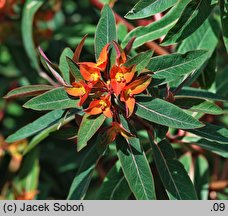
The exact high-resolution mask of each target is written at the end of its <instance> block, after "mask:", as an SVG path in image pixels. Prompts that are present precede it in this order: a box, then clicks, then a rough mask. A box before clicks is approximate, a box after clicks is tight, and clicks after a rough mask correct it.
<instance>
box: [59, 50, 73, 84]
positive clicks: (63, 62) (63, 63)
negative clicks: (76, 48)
mask: <svg viewBox="0 0 228 216" xmlns="http://www.w3.org/2000/svg"><path fill="white" fill-rule="evenodd" d="M73 55H74V53H73V51H72V50H71V49H70V48H68V47H67V48H65V49H64V50H63V52H62V54H61V56H60V59H59V69H60V71H61V72H62V76H63V79H64V80H65V81H66V83H68V84H70V74H69V65H68V62H67V59H66V57H68V58H73Z"/></svg>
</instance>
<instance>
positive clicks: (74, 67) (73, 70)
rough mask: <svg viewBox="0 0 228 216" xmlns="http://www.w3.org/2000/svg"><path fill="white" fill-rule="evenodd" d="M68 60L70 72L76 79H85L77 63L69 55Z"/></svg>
mask: <svg viewBox="0 0 228 216" xmlns="http://www.w3.org/2000/svg"><path fill="white" fill-rule="evenodd" d="M66 60H67V63H68V65H69V68H70V73H71V74H72V76H73V77H74V78H75V80H76V81H79V80H83V77H82V75H81V73H80V70H79V68H78V67H77V65H76V63H75V62H74V61H73V60H72V59H70V58H68V57H66Z"/></svg>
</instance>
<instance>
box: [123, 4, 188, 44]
mask: <svg viewBox="0 0 228 216" xmlns="http://www.w3.org/2000/svg"><path fill="white" fill-rule="evenodd" d="M189 1H190V0H182V1H178V2H177V4H176V5H174V7H172V8H171V9H170V10H169V11H168V12H167V13H166V14H165V15H164V16H163V17H162V18H161V19H160V20H158V21H155V22H153V23H151V24H149V25H147V26H140V27H137V28H135V29H133V30H132V31H130V32H129V33H128V34H127V35H126V37H125V38H124V40H123V42H122V46H123V47H125V46H126V45H127V43H128V42H129V41H130V40H131V38H133V37H136V39H135V41H134V43H133V48H137V47H139V46H141V45H143V44H144V43H146V42H149V41H153V40H155V39H158V38H160V37H162V36H163V35H165V34H167V32H168V31H169V30H170V29H171V28H172V27H173V26H174V25H175V23H176V22H177V20H178V18H179V17H180V15H181V13H182V11H183V9H184V8H185V6H186V5H187V4H188V3H189Z"/></svg>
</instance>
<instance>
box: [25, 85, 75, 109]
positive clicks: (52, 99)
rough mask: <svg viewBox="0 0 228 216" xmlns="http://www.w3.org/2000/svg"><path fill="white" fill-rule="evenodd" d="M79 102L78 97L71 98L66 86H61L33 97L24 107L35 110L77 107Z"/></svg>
mask: <svg viewBox="0 0 228 216" xmlns="http://www.w3.org/2000/svg"><path fill="white" fill-rule="evenodd" d="M77 103H78V99H72V98H70V97H69V96H68V94H67V93H66V91H65V90H64V88H63V87H59V88H56V89H53V90H51V91H48V92H46V93H44V94H42V95H39V96H37V97H34V98H32V99H31V100H29V101H28V102H26V103H25V104H24V105H23V107H25V108H30V109H33V110H55V109H67V108H77Z"/></svg>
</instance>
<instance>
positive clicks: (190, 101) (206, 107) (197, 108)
mask: <svg viewBox="0 0 228 216" xmlns="http://www.w3.org/2000/svg"><path fill="white" fill-rule="evenodd" d="M174 104H175V105H177V106H179V107H181V108H183V109H187V110H189V111H192V112H202V113H208V114H214V115H220V114H223V110H222V109H221V108H220V107H219V106H217V105H216V104H214V103H212V102H209V101H206V100H203V99H198V98H180V99H176V100H175V101H174Z"/></svg>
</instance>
